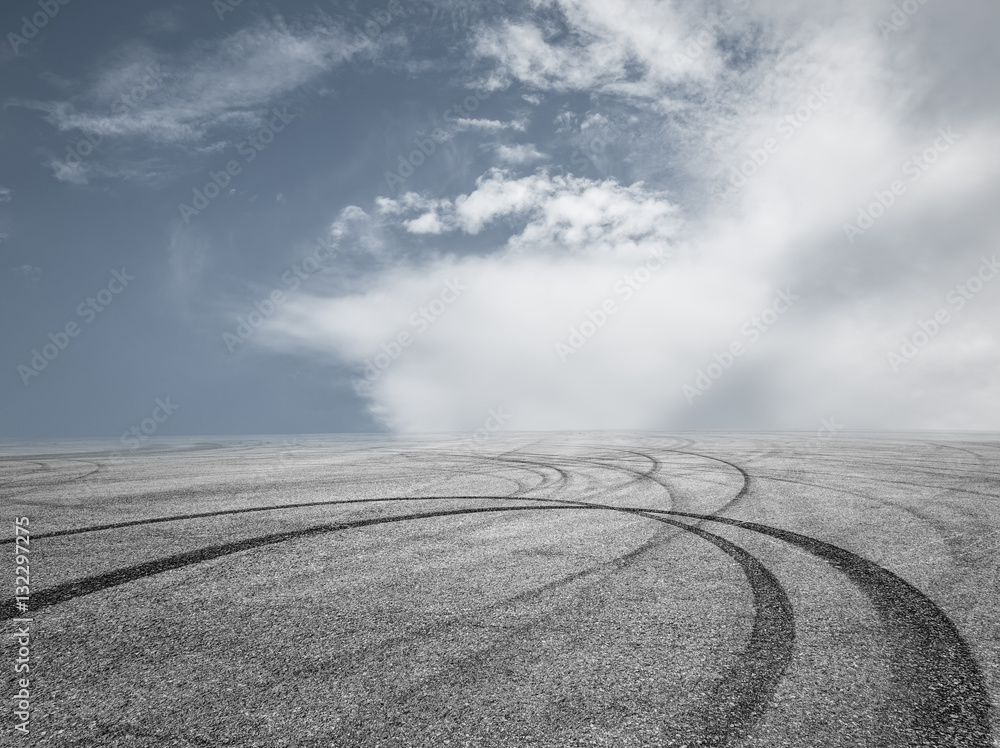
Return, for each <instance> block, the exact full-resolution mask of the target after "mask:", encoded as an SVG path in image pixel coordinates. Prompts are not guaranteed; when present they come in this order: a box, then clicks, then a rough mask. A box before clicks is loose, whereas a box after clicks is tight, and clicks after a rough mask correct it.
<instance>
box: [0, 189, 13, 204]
mask: <svg viewBox="0 0 1000 748" xmlns="http://www.w3.org/2000/svg"><path fill="white" fill-rule="evenodd" d="M12 199H13V190H11V188H10V187H4V186H2V185H0V203H9V202H10V201H11V200H12Z"/></svg>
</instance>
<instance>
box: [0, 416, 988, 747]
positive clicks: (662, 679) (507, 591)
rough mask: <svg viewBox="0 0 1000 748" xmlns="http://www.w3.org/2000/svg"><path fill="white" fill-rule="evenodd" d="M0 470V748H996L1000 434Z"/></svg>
mask: <svg viewBox="0 0 1000 748" xmlns="http://www.w3.org/2000/svg"><path fill="white" fill-rule="evenodd" d="M5 447H6V448H5V450H4V451H3V453H2V456H0V491H2V494H3V506H4V515H5V525H6V526H8V528H10V522H9V521H8V520H10V519H11V518H13V517H16V516H27V517H29V518H30V520H31V528H32V531H33V540H32V546H31V548H32V557H31V563H32V566H31V571H32V575H31V582H32V584H31V587H32V595H31V606H32V613H31V615H32V617H33V619H34V622H33V629H32V636H33V640H32V655H33V658H34V660H33V663H32V679H33V681H32V720H31V737H30V738H28V739H22V738H20V737H19V736H16V735H15V734H14V733H13V732H12V731H11V730H10V729H5V732H4V734H2V735H0V744H4V745H5V744H7V743H6V742H5V741H8V740H9V741H10V744H11V745H51V746H442V745H444V746H691V747H693V746H729V745H744V746H760V747H763V746H803V747H805V746H852V747H856V746H872V747H873V748H874V747H880V748H881V747H886V748H895V747H896V746H953V747H956V748H958V747H961V748H995V747H996V746H998V745H1000V742H998V741H997V738H996V736H1000V719H998V711H997V696H996V695H997V694H998V693H1000V613H998V611H997V599H998V592H1000V590H998V579H1000V575H998V567H1000V554H998V552H997V551H998V549H1000V510H998V503H997V502H998V498H1000V436H998V435H994V434H986V435H984V434H978V435H958V434H898V435H878V436H874V435H847V436H840V435H838V436H837V437H834V438H827V439H819V438H815V437H812V436H811V435H801V434H759V435H756V434H722V433H719V434H707V433H699V434H680V435H674V434H630V433H612V434H608V433H570V434H505V435H500V436H495V437H493V438H492V439H490V440H489V441H487V442H486V443H485V444H473V443H472V442H470V441H469V440H467V439H464V438H462V437H458V436H455V437H449V436H434V437H428V438H408V439H377V438H361V437H295V438H292V437H281V438H278V439H275V440H268V439H266V438H259V439H235V440H218V439H216V440H213V439H199V440H187V441H183V440H169V441H163V442H158V443H156V444H154V445H153V446H152V448H149V449H146V450H142V451H136V452H132V453H129V454H126V455H124V456H115V455H111V454H109V453H108V452H107V451H104V450H102V448H101V447H102V445H100V444H97V443H92V442H77V443H60V444H51V445H41V446H40V445H38V444H34V445H31V444H23V445H16V444H7V445H5ZM12 536H13V531H12V528H10V532H9V533H7V535H5V536H4V537H0V541H2V542H3V543H4V544H3V545H0V548H4V549H6V550H5V551H3V558H4V560H3V564H2V568H3V570H4V574H5V577H4V578H5V579H9V580H10V584H9V585H7V586H8V587H12V586H13V577H14V570H13V565H12V563H11V560H12V556H13V544H12V542H13V541H12ZM8 594H9V593H8ZM16 615H17V613H16V610H15V609H14V607H13V606H12V604H11V603H10V602H5V603H3V607H2V608H0V621H3V623H2V625H3V626H4V627H5V628H4V631H9V630H12V628H13V627H12V625H11V619H12V618H14V617H15V616H16ZM13 657H14V655H13V650H12V649H11V646H10V641H9V637H5V642H4V662H5V664H4V665H3V672H4V673H5V681H4V682H5V688H6V689H7V693H6V694H5V702H6V703H7V704H9V703H10V699H9V698H7V695H8V694H12V693H13V690H12V689H13V685H14V681H13V673H12V668H10V667H8V665H7V664H6V663H8V662H13ZM5 708H6V707H5ZM8 711H9V710H8ZM3 724H4V726H5V728H7V726H8V725H10V724H12V721H11V720H10V718H9V717H5V718H4V720H3Z"/></svg>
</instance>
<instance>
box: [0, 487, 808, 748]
mask: <svg viewBox="0 0 1000 748" xmlns="http://www.w3.org/2000/svg"><path fill="white" fill-rule="evenodd" d="M432 498H433V497H432ZM441 498H446V497H441ZM447 498H450V497H447ZM496 498H501V499H503V500H506V501H515V500H520V499H517V498H514V497H510V498H508V497H496ZM396 500H397V501H399V499H396ZM411 500H421V499H420V498H416V499H411ZM362 501H363V502H371V501H379V500H378V499H375V500H359V502H362ZM385 501H391V499H385ZM539 501H546V500H543V499H540V500H539ZM359 502H336V503H359ZM548 502H550V503H549V505H547V506H516V507H511V506H502V507H475V508H468V509H452V510H439V511H434V512H421V513H415V514H406V515H400V516H394V517H377V518H369V519H364V520H356V521H353V522H345V523H336V524H324V525H316V526H313V527H309V528H305V529H302V530H293V531H288V532H282V533H272V534H269V535H263V536H258V537H256V538H249V539H246V540H242V541H237V542H233V543H225V544H221V545H216V546H209V547H205V548H200V549H197V550H194V551H189V552H186V553H179V554H175V555H173V556H168V557H166V558H161V559H157V560H154V561H148V562H145V563H141V564H135V565H133V566H129V567H125V568H122V569H116V570H113V571H110V572H107V573H104V574H99V575H95V576H91V577H86V578H84V579H80V580H76V581H73V582H68V583H65V584H61V585H57V586H55V587H50V588H48V589H45V590H42V591H41V592H38V593H35V594H34V595H33V596H32V599H31V610H32V612H34V611H37V610H43V609H45V608H49V607H52V606H55V605H59V604H61V603H64V602H68V601H70V600H73V599H75V598H77V597H82V596H84V595H89V594H93V593H96V592H100V591H103V590H107V589H111V588H113V587H118V586H120V585H123V584H127V583H129V582H133V581H137V580H139V579H143V578H146V577H150V576H153V575H156V574H161V573H164V572H167V571H173V570H176V569H181V568H184V567H187V566H192V565H194V564H198V563H202V562H204V561H210V560H213V559H217V558H221V557H224V556H228V555H231V554H234V553H239V552H241V551H247V550H251V549H254V548H260V547H264V546H268V545H274V544H277V543H282V542H286V541H289V540H294V539H299V538H306V537H312V536H316V535H320V534H325V533H329V532H336V531H339V530H346V529H351V528H359V527H369V526H373V525H380V524H388V523H392V522H403V521H408V520H415V519H426V518H431V517H445V516H455V515H471V514H480V513H490V512H509V511H539V510H559V509H561V510H591V511H593V510H610V511H616V512H622V513H625V514H634V515H638V516H641V517H643V518H646V519H651V520H654V521H657V522H661V523H665V524H669V525H673V526H675V527H678V528H680V529H682V530H685V531H687V532H691V533H692V534H694V535H696V536H697V537H699V538H701V539H703V540H706V541H708V542H710V543H712V544H713V545H715V546H716V547H717V548H719V549H720V550H722V551H723V552H724V553H725V554H727V555H728V556H729V557H730V558H732V559H733V560H734V561H735V562H736V563H737V564H738V565H739V566H740V567H741V569H742V570H743V573H744V575H745V576H746V579H747V582H748V583H749V585H750V589H751V592H752V594H753V605H754V621H753V625H752V628H751V632H750V636H749V637H748V640H747V644H746V648H745V650H744V652H743V654H742V655H741V657H740V658H739V660H738V662H737V663H736V664H735V665H733V666H732V667H731V668H730V669H729V670H728V671H727V672H726V673H725V674H724V675H723V677H722V679H721V680H720V681H719V682H718V683H717V684H716V686H715V688H714V690H713V694H712V695H713V698H712V700H711V704H710V705H708V708H707V709H706V710H705V712H704V719H705V725H704V728H703V735H702V736H701V739H700V741H699V743H698V744H699V745H703V746H706V747H707V748H727V747H728V746H732V745H735V744H736V743H737V742H739V741H740V740H741V739H743V738H744V737H745V736H746V734H747V733H748V732H749V731H750V729H751V728H752V727H753V726H754V725H755V724H756V723H757V722H758V721H759V720H760V718H761V717H762V716H763V714H764V712H765V711H766V709H767V707H768V706H769V705H770V703H771V700H772V698H773V696H774V693H775V691H776V690H777V687H778V684H779V682H780V681H781V678H782V677H783V675H784V673H785V671H786V670H787V668H788V666H789V664H790V663H791V658H792V652H793V647H794V642H795V627H794V614H793V612H792V606H791V602H790V601H789V599H788V595H787V593H786V592H785V590H784V589H783V588H782V587H781V585H780V583H779V582H778V580H777V579H776V578H775V577H774V575H773V574H772V573H771V572H770V571H769V570H768V569H767V568H766V567H765V566H764V565H763V564H762V563H761V562H760V561H759V560H758V559H757V558H756V557H754V556H753V555H751V554H750V553H748V552H747V551H745V550H743V549H742V548H740V547H739V546H737V545H735V544H734V543H732V542H730V541H728V540H726V539H725V538H722V537H719V536H718V535H714V534H712V533H710V532H707V531H706V530H702V529H701V528H698V527H692V526H690V525H688V524H686V523H684V522H679V521H677V520H674V519H669V518H666V517H660V516H655V515H652V514H649V513H647V512H645V511H643V510H640V509H628V508H618V507H611V506H604V505H597V504H580V503H568V502H561V501H558V500H548ZM319 503H333V502H319ZM277 508H280V507H266V508H264V507H262V508H259V509H258V510H259V511H263V510H265V509H277ZM236 511H253V510H252V509H250V510H236ZM226 513H232V512H226ZM213 514H218V513H213ZM168 519H169V518H160V520H159V521H168ZM128 524H134V523H128ZM93 529H109V528H107V527H102V528H90V529H88V528H81V529H79V530H77V531H76V532H86V531H91V530H93ZM66 532H68V531H64V532H63V534H65V533H66ZM36 537H40V536H36ZM19 615H20V613H19V612H18V610H17V608H16V606H15V605H14V603H13V601H9V602H7V603H6V604H5V605H4V606H3V608H0V621H5V620H11V619H14V618H17V617H18V616H19Z"/></svg>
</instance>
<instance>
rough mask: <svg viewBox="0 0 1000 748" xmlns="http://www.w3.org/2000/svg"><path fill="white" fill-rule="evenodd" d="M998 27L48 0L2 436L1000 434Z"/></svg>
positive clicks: (22, 127) (548, 9) (15, 144)
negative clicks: (734, 432)
mask: <svg viewBox="0 0 1000 748" xmlns="http://www.w3.org/2000/svg"><path fill="white" fill-rule="evenodd" d="M998 23H1000V6H998V5H997V4H996V3H994V2H988V1H987V0H957V1H955V2H949V3H945V2H942V1H941V0H925V1H923V2H921V1H920V0H906V2H897V3H889V2H878V1H874V2H873V1H872V0H863V1H862V0H857V1H855V0H831V1H830V2H825V3H814V2H800V1H799V0H781V1H780V2H779V1H778V0H717V1H716V2H688V1H686V0H630V1H629V2H627V3H613V2H608V1H607V0H531V1H528V2H520V1H519V2H492V3H481V4H478V3H477V4H474V3H463V2H455V1H453V0H431V1H422V0H421V1H418V0H391V1H390V0H385V1H383V0H376V1H375V2H371V3H347V2H339V1H335V2H316V1H310V2H300V1H299V0H286V1H285V2H281V3H276V2H273V3H272V2H266V1H265V0H242V2H237V1H236V0H215V2H213V1H212V0H188V1H185V2H177V3H169V2H162V3H135V2H125V1H124V0H107V1H106V2H102V3H87V2H84V0H68V1H66V2H64V0H33V1H29V0H10V2H7V3H5V4H4V6H3V9H2V10H0V33H2V34H3V39H2V40H0V42H2V43H0V102H2V108H0V330H2V346H0V355H2V362H0V370H2V376H0V438H6V439H22V438H56V437H91V436H93V437H111V438H119V436H120V438H121V440H122V442H123V443H128V444H130V445H134V444H139V443H143V442H145V441H146V440H147V439H148V438H150V437H160V436H171V435H225V434H300V433H332V432H350V433H359V432H441V431H447V432H452V431H469V432H478V433H481V434H484V435H488V434H490V433H494V432H498V431H502V430H511V431H530V430H577V429H649V430H691V429H750V430H771V429H774V430H787V429H803V430H807V431H816V432H817V434H818V435H823V434H829V433H833V432H835V431H838V430H860V429H956V430H976V429H998V428H1000V376H998V374H1000V333H998V331H1000V326H998V324H997V320H998V319H1000V314H998V312H1000V280H994V279H995V277H996V276H1000V265H998V259H997V258H998V253H1000V219H998V212H997V205H998V204H1000V181H998V177H1000V127H998V114H1000V97H998V96H997V83H996V81H997V80H998V71H1000V47H998V46H997V45H996V44H995V35H996V28H997V27H998ZM130 434H131V435H132V436H131V437H130V436H129V435H130Z"/></svg>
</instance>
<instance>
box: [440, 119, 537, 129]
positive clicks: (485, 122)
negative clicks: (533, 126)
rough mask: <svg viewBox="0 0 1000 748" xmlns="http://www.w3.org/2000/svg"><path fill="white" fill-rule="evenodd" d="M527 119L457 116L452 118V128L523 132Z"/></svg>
mask: <svg viewBox="0 0 1000 748" xmlns="http://www.w3.org/2000/svg"><path fill="white" fill-rule="evenodd" d="M527 124H528V122H527V120H526V119H523V118H519V119H514V120H510V121H509V122H502V121H500V120H496V119H484V118H482V117H456V118H453V119H452V120H451V126H452V129H453V130H454V131H455V132H464V131H466V130H481V131H484V132H500V131H501V130H519V131H521V132H523V131H524V129H525V128H526V127H527Z"/></svg>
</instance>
